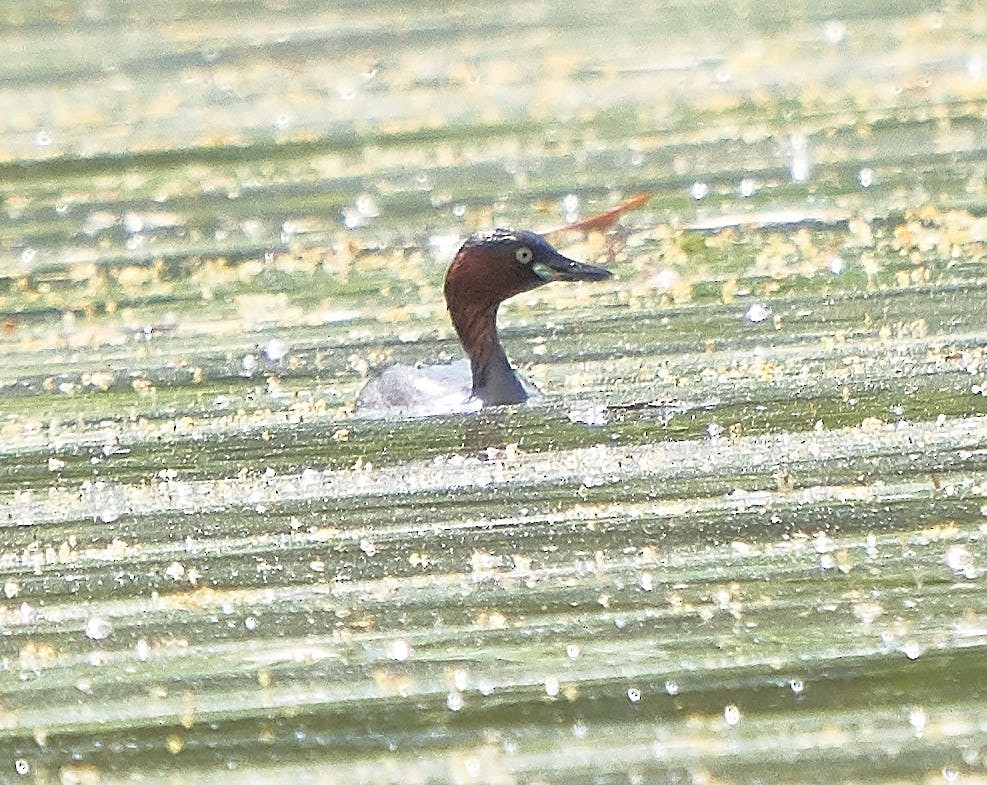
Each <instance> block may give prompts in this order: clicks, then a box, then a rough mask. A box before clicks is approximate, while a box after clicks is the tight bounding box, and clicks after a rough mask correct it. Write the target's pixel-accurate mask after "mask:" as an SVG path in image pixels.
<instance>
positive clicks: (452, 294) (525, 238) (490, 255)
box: [445, 229, 613, 310]
mask: <svg viewBox="0 0 987 785" xmlns="http://www.w3.org/2000/svg"><path fill="white" fill-rule="evenodd" d="M612 275H613V274H612V273H611V272H610V271H609V270H605V269H603V268H602V267H595V266H593V265H591V264H584V263H583V262H577V261H575V260H573V259H569V258H568V257H565V256H563V255H562V254H560V253H559V252H558V251H556V250H555V249H554V248H553V247H552V246H551V245H550V244H549V243H548V242H547V241H546V240H545V239H544V238H543V237H541V235H537V234H535V233H534V232H525V231H515V230H514V229H494V230H493V231H492V232H477V233H476V234H474V235H472V236H471V237H469V239H467V240H466V242H465V243H463V247H462V248H460V249H459V253H457V254H456V258H455V259H453V262H452V264H451V265H450V266H449V271H448V272H447V273H446V284H445V295H446V302H447V304H448V305H449V308H450V310H452V309H455V308H456V307H457V306H459V307H463V306H468V305H474V306H489V305H496V304H497V303H500V302H503V301H504V300H506V299H507V298H508V297H513V296H514V295H516V294H520V293H521V292H527V291H529V290H531V289H536V288H537V287H539V286H543V285H544V284H546V283H549V282H550V281H602V280H604V279H606V278H610V277H611V276H612Z"/></svg>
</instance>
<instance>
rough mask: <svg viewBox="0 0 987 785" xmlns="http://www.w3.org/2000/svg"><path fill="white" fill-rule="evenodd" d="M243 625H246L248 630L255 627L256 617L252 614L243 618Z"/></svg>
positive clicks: (251, 630)
mask: <svg viewBox="0 0 987 785" xmlns="http://www.w3.org/2000/svg"><path fill="white" fill-rule="evenodd" d="M243 626H244V627H246V628H247V629H248V630H249V631H250V632H253V631H254V630H256V629H257V619H256V618H255V617H254V616H248V617H247V618H246V619H244V620H243Z"/></svg>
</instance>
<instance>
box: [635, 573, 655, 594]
mask: <svg viewBox="0 0 987 785" xmlns="http://www.w3.org/2000/svg"><path fill="white" fill-rule="evenodd" d="M638 585H640V587H641V589H642V591H654V588H655V576H654V575H652V574H651V573H650V572H645V573H642V574H641V580H640V581H639V582H638Z"/></svg>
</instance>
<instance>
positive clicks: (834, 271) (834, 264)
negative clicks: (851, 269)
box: [826, 256, 846, 275]
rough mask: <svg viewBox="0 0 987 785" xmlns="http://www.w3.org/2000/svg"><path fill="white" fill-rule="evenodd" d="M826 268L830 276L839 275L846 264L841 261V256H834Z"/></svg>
mask: <svg viewBox="0 0 987 785" xmlns="http://www.w3.org/2000/svg"><path fill="white" fill-rule="evenodd" d="M826 267H827V269H828V270H829V272H830V275H839V274H840V273H842V272H843V271H844V270H845V269H846V262H845V261H843V257H842V256H834V257H833V258H832V259H830V260H829V264H828V265H827V266H826Z"/></svg>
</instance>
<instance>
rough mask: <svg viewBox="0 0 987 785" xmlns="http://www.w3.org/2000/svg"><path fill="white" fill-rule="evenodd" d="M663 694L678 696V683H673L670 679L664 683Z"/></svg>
mask: <svg viewBox="0 0 987 785" xmlns="http://www.w3.org/2000/svg"><path fill="white" fill-rule="evenodd" d="M665 692H666V693H668V694H669V695H678V694H679V683H678V682H677V681H673V680H672V679H669V680H668V681H666V682H665Z"/></svg>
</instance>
